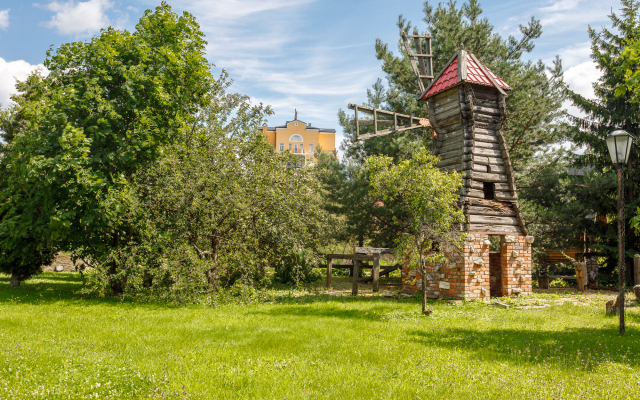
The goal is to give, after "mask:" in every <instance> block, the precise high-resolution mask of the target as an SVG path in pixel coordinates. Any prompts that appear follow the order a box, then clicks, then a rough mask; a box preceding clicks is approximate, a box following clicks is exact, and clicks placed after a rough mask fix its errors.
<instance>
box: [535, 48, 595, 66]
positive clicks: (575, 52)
mask: <svg viewBox="0 0 640 400" xmlns="http://www.w3.org/2000/svg"><path fill="white" fill-rule="evenodd" d="M557 53H558V54H559V55H560V58H561V59H562V67H563V68H564V69H567V68H571V67H575V66H577V65H580V64H583V63H587V62H590V61H591V42H583V43H576V44H572V45H570V46H567V47H564V48H562V49H560V50H558V51H557ZM546 62H547V65H551V60H546Z"/></svg>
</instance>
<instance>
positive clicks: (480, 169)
mask: <svg viewBox="0 0 640 400" xmlns="http://www.w3.org/2000/svg"><path fill="white" fill-rule="evenodd" d="M473 170H474V171H477V172H489V170H488V169H487V166H486V165H482V164H473Z"/></svg>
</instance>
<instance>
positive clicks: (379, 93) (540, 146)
mask: <svg viewBox="0 0 640 400" xmlns="http://www.w3.org/2000/svg"><path fill="white" fill-rule="evenodd" d="M481 15H482V8H481V7H480V4H479V2H478V1H477V0H471V1H469V2H468V3H465V4H464V5H463V6H462V7H458V6H457V5H456V4H455V3H453V2H449V3H446V4H442V3H440V4H438V6H437V7H434V6H432V5H431V4H430V3H429V2H425V3H424V18H423V22H424V23H425V24H426V30H425V31H424V32H420V31H418V29H417V27H415V26H414V25H412V23H411V22H410V21H407V20H406V19H405V18H403V16H402V15H400V16H399V18H398V22H397V26H398V28H399V29H400V30H404V31H405V32H408V33H414V31H418V33H428V34H430V35H431V37H432V50H433V70H434V73H435V74H436V76H437V74H438V73H439V72H440V71H441V70H442V69H443V68H444V67H445V66H446V63H447V62H448V61H449V59H450V58H451V56H452V55H453V54H455V52H456V51H458V50H460V49H462V48H464V49H466V50H467V51H469V52H471V53H473V54H475V55H476V56H477V57H478V58H479V60H480V61H481V62H482V63H483V64H485V65H486V66H488V67H489V68H490V69H491V70H492V71H493V72H494V73H496V74H497V75H498V76H500V77H501V78H502V79H503V80H505V81H506V82H507V83H509V85H511V87H513V89H514V90H513V91H511V92H510V93H509V96H508V97H507V110H508V117H507V119H506V121H505V124H504V128H503V129H504V134H505V138H506V140H507V144H508V145H509V151H510V153H511V159H512V162H513V166H514V170H515V173H516V185H518V184H519V183H520V181H523V180H526V176H525V174H526V173H529V172H530V171H532V170H535V168H534V169H531V168H528V167H530V166H531V164H532V163H536V162H537V160H536V158H535V154H536V152H539V151H542V150H544V149H546V148H548V147H550V146H552V145H554V144H557V143H559V142H561V141H562V139H563V135H562V133H563V132H562V130H561V129H560V128H561V126H560V125H559V124H558V123H557V121H558V118H559V117H560V116H561V115H562V111H561V104H562V101H563V100H564V99H565V98H566V93H565V92H564V83H563V81H562V64H561V61H560V59H559V58H556V60H555V61H554V63H553V66H552V67H547V66H545V65H544V64H543V63H542V62H541V61H539V62H536V63H534V62H531V61H526V60H524V59H523V55H524V54H525V53H528V52H531V51H532V50H533V48H534V40H535V39H537V38H539V37H540V35H541V34H542V27H541V25H540V22H539V21H538V20H536V19H535V18H532V19H531V21H529V23H528V24H527V25H521V26H520V31H521V33H522V37H521V38H518V39H517V38H515V37H513V36H509V37H507V38H503V37H501V36H500V35H498V34H497V33H495V32H494V30H493V26H492V25H491V24H490V23H489V21H488V19H487V18H483V17H481ZM411 46H414V44H413V42H411ZM397 48H398V52H397V53H396V54H394V53H393V52H392V51H391V50H390V48H389V45H388V44H386V43H383V42H382V41H381V40H380V39H378V40H376V57H377V58H378V59H379V60H381V61H382V70H383V71H384V72H385V74H386V80H387V83H386V87H385V86H384V85H383V83H382V81H380V80H378V82H376V83H375V84H374V85H373V86H372V88H371V89H370V90H368V91H367V99H368V102H367V103H365V105H369V106H372V107H376V108H380V109H385V110H389V111H394V112H398V113H402V114H412V115H414V116H418V117H424V118H426V117H427V112H426V107H425V105H424V104H419V103H418V102H417V100H416V99H417V97H418V96H419V95H420V94H421V93H419V87H418V84H417V78H416V77H415V75H414V73H413V70H412V68H411V64H410V60H409V58H408V57H407V54H406V51H405V50H404V45H403V43H402V41H401V40H400V39H399V40H398V43H397ZM413 50H414V51H416V52H417V53H422V51H417V50H418V49H415V48H413ZM338 116H339V118H340V124H341V125H342V127H343V130H344V133H345V136H346V139H345V141H344V142H343V143H342V145H341V150H342V162H340V163H338V162H332V161H330V160H328V159H327V160H326V162H325V163H324V165H325V166H326V170H327V171H330V172H328V173H327V174H326V177H327V179H326V180H325V183H326V184H327V188H328V190H329V192H330V193H331V197H330V200H329V208H330V209H331V211H334V212H338V213H340V214H342V215H344V216H345V217H346V219H347V221H348V223H347V226H349V227H350V229H349V230H348V234H349V235H354V234H355V235H357V236H359V237H368V238H371V239H372V240H373V243H374V244H375V245H392V244H393V243H392V242H393V239H394V238H395V235H397V232H398V230H397V226H395V225H394V223H393V222H391V221H393V220H394V217H396V219H398V218H399V219H402V218H403V216H401V215H399V214H397V213H398V211H397V210H396V209H395V207H394V205H393V204H391V203H389V204H384V207H381V206H380V204H379V203H376V202H374V201H373V200H372V199H369V198H367V188H368V186H369V182H368V181H367V176H366V174H365V173H364V172H363V171H362V163H363V160H364V159H365V158H366V157H368V156H371V155H385V156H389V157H392V158H393V159H394V162H399V161H401V160H403V159H407V158H410V157H411V155H412V153H413V152H414V151H416V150H418V149H420V148H423V147H426V148H430V146H431V141H432V139H431V138H432V132H431V130H430V129H418V130H413V131H408V132H403V133H398V134H392V135H389V136H385V137H379V138H373V139H369V140H366V141H364V142H355V141H354V139H355V134H356V133H355V127H353V126H352V125H351V124H350V122H351V118H352V117H351V116H349V115H348V114H347V113H345V112H344V111H343V110H340V111H339V113H338ZM365 129H366V128H365ZM365 133H366V132H365Z"/></svg>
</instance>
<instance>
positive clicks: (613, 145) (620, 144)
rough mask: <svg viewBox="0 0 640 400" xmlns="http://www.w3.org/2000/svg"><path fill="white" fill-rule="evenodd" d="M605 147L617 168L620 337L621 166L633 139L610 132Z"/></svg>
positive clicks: (621, 132) (622, 285)
mask: <svg viewBox="0 0 640 400" xmlns="http://www.w3.org/2000/svg"><path fill="white" fill-rule="evenodd" d="M606 140H607V147H608V148H609V154H610V155H611V162H612V163H613V164H614V165H617V167H618V275H619V285H620V295H619V297H618V302H619V303H620V335H624V269H625V268H624V267H625V264H624V185H623V183H624V181H623V178H624V174H623V171H622V166H623V165H624V164H626V163H627V160H629V153H630V152H631V151H630V150H631V143H632V142H633V138H632V137H631V135H629V134H628V133H627V132H625V131H623V130H617V131H613V132H611V133H610V134H609V135H608V136H607V139H606Z"/></svg>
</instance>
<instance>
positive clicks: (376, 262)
mask: <svg viewBox="0 0 640 400" xmlns="http://www.w3.org/2000/svg"><path fill="white" fill-rule="evenodd" d="M371 275H372V276H373V292H374V293H376V292H379V291H380V286H379V285H380V253H376V254H374V255H373V271H371Z"/></svg>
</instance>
